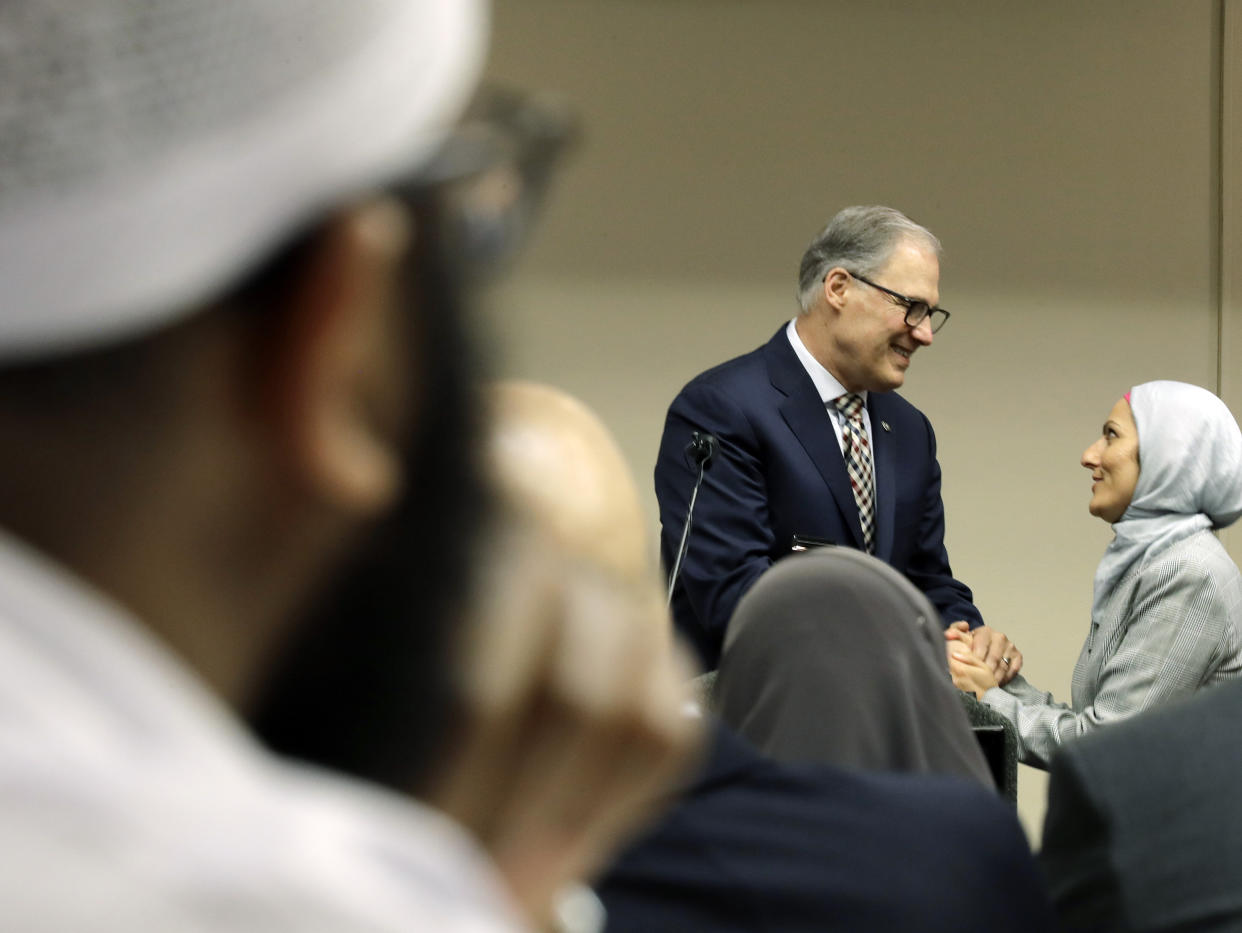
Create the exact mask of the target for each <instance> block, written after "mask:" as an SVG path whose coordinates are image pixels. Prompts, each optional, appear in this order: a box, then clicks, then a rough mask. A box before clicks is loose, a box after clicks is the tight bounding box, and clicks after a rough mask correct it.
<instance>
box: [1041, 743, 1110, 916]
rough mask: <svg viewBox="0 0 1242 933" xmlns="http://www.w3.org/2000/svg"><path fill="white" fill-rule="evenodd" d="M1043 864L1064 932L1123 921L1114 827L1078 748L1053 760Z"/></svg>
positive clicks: (1042, 867) (1045, 824)
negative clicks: (1095, 792) (1088, 775)
mask: <svg viewBox="0 0 1242 933" xmlns="http://www.w3.org/2000/svg"><path fill="white" fill-rule="evenodd" d="M1039 865H1040V868H1041V869H1042V870H1043V874H1044V878H1045V880H1046V882H1047V885H1048V892H1049V894H1051V896H1052V901H1053V904H1054V906H1055V908H1056V911H1057V914H1058V916H1059V918H1060V921H1061V928H1062V929H1063V930H1067V931H1070V930H1102V929H1113V928H1114V927H1115V926H1116V925H1117V924H1118V923H1119V922H1120V918H1121V913H1120V911H1121V907H1122V905H1121V896H1120V888H1119V884H1118V879H1117V876H1116V874H1115V873H1114V871H1113V868H1112V865H1113V856H1112V832H1111V826H1110V823H1109V820H1108V817H1107V815H1106V811H1105V808H1104V807H1103V806H1102V805H1101V803H1100V802H1098V801H1097V800H1096V799H1095V796H1094V795H1093V794H1092V792H1091V782H1090V780H1089V779H1088V777H1087V775H1086V774H1085V773H1084V772H1083V768H1082V766H1081V762H1080V761H1079V759H1078V757H1077V756H1076V755H1075V754H1074V753H1073V749H1068V750H1066V751H1065V752H1062V753H1061V754H1059V755H1057V756H1056V757H1055V758H1054V759H1053V762H1052V773H1051V776H1050V780H1049V784H1048V811H1047V813H1046V814H1045V817H1044V832H1043V848H1042V849H1041V850H1040V852H1039Z"/></svg>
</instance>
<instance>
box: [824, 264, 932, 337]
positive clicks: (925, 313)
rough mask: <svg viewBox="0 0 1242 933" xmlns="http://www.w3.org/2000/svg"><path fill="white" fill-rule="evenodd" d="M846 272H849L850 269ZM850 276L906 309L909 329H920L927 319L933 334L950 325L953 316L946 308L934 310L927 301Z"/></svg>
mask: <svg viewBox="0 0 1242 933" xmlns="http://www.w3.org/2000/svg"><path fill="white" fill-rule="evenodd" d="M846 271H847V272H849V270H848V269H847V270H846ZM849 274H850V275H851V276H853V277H854V278H856V279H858V281H860V282H862V283H863V284H865V285H870V286H871V287H872V288H874V289H876V290H877V291H881V292H883V293H884V294H886V295H888V297H890V298H892V299H893V300H894V301H896V302H897V303H898V304H899V305H901V306H902V307H904V308H905V309H906V325H907V326H908V327H918V326H919V325H920V324H922V323H923V320H924V319H925V318H926V319H929V321H930V326H931V332H932V333H933V334H934V333H936V332H938V331H939V330H940V328H942V327H944V325H945V324H946V323H948V320H949V317H950V316H951V315H950V314H949V312H948V311H946V310H945V309H944V308H933V307H932V306H931V305H929V304H928V303H927V302H926V301H920V300H919V299H917V298H909V297H907V296H906V295H903V294H902V293H901V292H895V291H893V290H892V289H891V288H885V287H884V286H883V285H877V284H876V283H875V282H873V281H871V280H870V279H869V278H866V277H865V276H861V275H859V274H858V273H857V272H850V273H849Z"/></svg>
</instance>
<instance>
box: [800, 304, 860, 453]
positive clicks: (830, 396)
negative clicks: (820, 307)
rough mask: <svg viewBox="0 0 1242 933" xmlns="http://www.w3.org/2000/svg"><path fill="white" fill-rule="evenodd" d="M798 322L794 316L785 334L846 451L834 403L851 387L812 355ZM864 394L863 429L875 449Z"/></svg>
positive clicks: (838, 440) (838, 444) (840, 443)
mask: <svg viewBox="0 0 1242 933" xmlns="http://www.w3.org/2000/svg"><path fill="white" fill-rule="evenodd" d="M797 322H798V319H797V318H794V319H793V320H792V321H790V322H789V326H788V327H786V328H785V334H786V335H787V336H788V337H789V344H790V346H792V347H793V351H794V353H795V354H797V356H798V360H799V362H801V363H802V368H803V369H805V370H806V372H807V375H808V376H810V377H811V381H812V382H813V383H815V388H816V390H818V392H819V397H820V399H822V400H823V403H824V407H825V408H827V409H828V414H829V415H831V416H832V430H833V431H835V432H836V435H837V446H838V447H840V448H841V452H842V453H844V452H845V437H844V435H843V434H842V433H841V413H840V412H839V411H837V406H836V405H834V404H833V401H834V400H835V399H838V398H840V397H841V396H842V395H847V394H849V389H847V388H845V386H843V385H841V383H840V382H838V381H837V377H836V376H834V375H833V374H832V373H830V372H828V370H826V369H825V368H824V367H823V365H822V364H821V363H820V362H819V360H817V359H815V357H813V356H811V351H810V350H808V349H807V348H806V344H804V343H803V342H802V338H801V337H799V336H798V328H797V327H796V326H795V325H796V324H797ZM857 394H858V395H861V396H862V400H863V409H862V420H863V430H864V431H866V432H867V444H868V445H869V446H870V447H871V449H872V450H875V444H874V443H872V437H871V415H870V413H869V412H868V411H867V393H866V392H865V391H864V392H859V393H857Z"/></svg>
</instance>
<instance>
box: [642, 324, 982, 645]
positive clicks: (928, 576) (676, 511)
mask: <svg viewBox="0 0 1242 933" xmlns="http://www.w3.org/2000/svg"><path fill="white" fill-rule="evenodd" d="M867 411H868V412H869V414H870V417H871V437H872V448H873V450H872V459H873V463H874V471H875V491H876V528H875V555H876V557H878V558H880V559H881V560H883V561H886V562H887V563H889V564H891V565H892V566H893V567H895V568H896V569H897V570H900V571H901V572H902V573H903V574H905V575H906V577H907V578H909V580H910V581H911V582H912V583H914V585H915V586H917V587H918V588H919V589H920V590H922V592H923V593H925V594H926V595H927V597H928V599H930V600H931V602H932V604H933V605H934V606H935V607H936V608H937V609H938V610H939V611H940V614H941V617H942V619H943V620H944V623H945V625H948V624H949V623H951V622H955V621H957V620H959V619H965V620H966V621H968V622H969V623H970V624H971V627H972V628H973V627H974V626H976V625H980V624H982V621H983V620H982V618H981V617H980V615H979V611H978V610H977V609H976V608H975V605H974V602H973V600H972V596H971V592H970V589H969V588H968V587H966V586H965V585H964V584H962V583H961V582H959V581H958V580H955V579H954V578H953V572H952V570H951V569H950V567H949V556H948V554H947V553H946V551H945V548H944V504H943V502H942V501H941V497H940V465H939V464H938V463H937V462H936V437H935V434H934V433H933V432H932V427H931V424H930V423H929V422H928V420H927V418H926V417H925V416H924V415H923V413H922V412H920V411H919V410H918V409H917V408H915V407H914V406H913V405H911V404H910V403H909V402H907V401H906V400H905V399H903V398H901V396H899V395H897V394H895V393H892V392H883V393H881V392H871V393H869V394H868V397H867ZM694 431H706V432H708V433H710V434H713V435H715V437H716V439H717V442H718V443H717V452H716V456H715V457H713V459H712V462H711V464H710V465H709V466H708V469H707V471H706V473H705V476H704V480H703V485H702V488H701V489H700V491H699V495H698V500H697V503H696V505H695V512H694V519H693V525H692V529H691V533H690V539H689V551H688V553H687V556H686V558H685V561H684V563H683V565H682V568H681V575H680V581H679V583H678V585H677V590H676V592H675V593H674V598H673V617H674V619H675V621H676V623H677V626H678V628H679V629H681V630H682V631H683V632H684V633H685V634H686V635H687V637H688V638H689V639H690V640H691V641H692V642H693V643H694V644H695V646H696V647H697V648H698V650H699V654H700V655H701V657H702V660H703V662H704V664H706V665H707V666H708V667H709V668H713V667H715V666H716V663H717V660H718V658H719V655H720V648H721V644H722V642H723V639H724V631H725V627H726V626H727V625H728V622H729V618H730V616H732V614H733V609H734V607H735V606H736V605H737V602H738V600H739V599H740V598H741V597H742V595H743V594H744V593H745V592H746V591H747V590H748V589H749V588H750V587H751V585H752V584H754V582H755V580H757V579H758V578H759V576H760V574H762V573H763V572H764V571H765V570H767V568H768V567H770V566H771V565H772V563H773V562H774V561H776V560H778V559H779V558H781V557H783V556H785V555H786V554H788V553H789V551H790V546H791V545H792V543H793V537H794V535H795V534H797V535H802V536H809V537H813V538H819V539H823V540H826V541H831V542H832V543H834V544H839V545H846V546H849V547H856V548H861V547H862V546H863V543H862V541H863V538H862V527H861V525H860V524H859V520H858V506H857V505H856V504H855V502H854V493H853V490H852V489H851V488H850V481H849V476H848V475H847V474H846V471H845V461H844V459H843V457H842V455H841V448H840V445H839V444H838V442H837V439H836V434H835V432H834V431H833V426H832V420H831V416H830V415H829V414H828V412H827V411H826V410H825V407H824V403H823V401H822V400H821V399H820V397H819V393H818V391H817V390H816V388H815V383H814V382H812V381H811V377H810V376H809V375H808V374H807V372H806V370H805V369H804V368H803V366H802V363H801V362H800V361H799V359H798V357H797V355H796V354H795V353H794V350H793V347H792V346H790V344H789V339H788V337H787V336H786V334H785V327H784V326H782V327H781V329H780V330H779V331H777V332H776V335H775V336H773V338H772V339H771V340H769V341H768V342H767V344H765V345H764V346H762V347H760V348H759V349H757V350H754V351H752V352H750V353H747V354H746V355H745V356H740V357H737V358H736V359H733V360H730V361H729V362H727V363H722V364H721V365H719V366H717V367H715V368H714V369H710V370H708V371H707V372H705V373H703V374H702V375H700V376H698V377H696V378H695V379H693V380H692V381H691V382H690V383H689V384H688V385H687V386H686V387H685V388H684V389H682V390H681V392H680V394H678V396H677V398H676V399H674V400H673V403H672V405H671V406H670V407H669V410H668V417H667V419H666V421H665V424H664V437H663V439H662V440H661V442H660V453H659V456H658V459H657V460H656V467H655V489H656V498H657V499H658V500H659V503H660V524H661V543H660V550H661V556H662V557H663V560H664V565H665V569H666V570H668V571H669V572H671V571H672V569H673V562H674V559H675V557H676V554H677V547H678V545H679V543H680V541H681V534H682V529H683V527H684V522H685V518H686V510H687V507H688V505H689V502H690V494H691V490H692V489H693V486H694V481H695V479H696V478H697V476H698V471H697V469H696V468H695V467H694V466H693V464H692V463H691V461H690V459H689V457H688V455H687V453H686V446H687V444H688V443H689V442H690V438H691V434H692V432H694Z"/></svg>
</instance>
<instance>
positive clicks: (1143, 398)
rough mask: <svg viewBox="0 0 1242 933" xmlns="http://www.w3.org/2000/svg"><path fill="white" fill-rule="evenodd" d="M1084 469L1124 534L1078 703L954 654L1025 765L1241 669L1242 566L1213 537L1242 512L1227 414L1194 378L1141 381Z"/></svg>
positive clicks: (1100, 573) (1076, 681)
mask: <svg viewBox="0 0 1242 933" xmlns="http://www.w3.org/2000/svg"><path fill="white" fill-rule="evenodd" d="M1082 465H1083V466H1084V467H1086V468H1087V469H1088V470H1090V471H1091V478H1092V481H1093V482H1092V485H1091V503H1090V506H1089V509H1090V511H1091V514H1092V515H1095V516H1098V517H1099V518H1101V519H1103V520H1104V521H1107V522H1109V523H1111V524H1112V526H1113V532H1114V537H1113V540H1112V543H1111V544H1110V545H1109V546H1108V550H1107V551H1105V552H1104V557H1103V559H1102V560H1101V561H1100V565H1099V567H1098V569H1097V570H1096V573H1095V596H1094V600H1093V602H1092V606H1091V629H1090V631H1089V632H1088V633H1087V640H1086V642H1085V644H1084V645H1083V647H1082V653H1081V654H1080V655H1079V656H1078V664H1077V665H1076V666H1075V668H1074V678H1073V689H1072V698H1073V704H1072V705H1066V704H1065V703H1058V702H1056V701H1055V700H1053V698H1052V695H1051V694H1049V693H1044V692H1043V691H1041V690H1038V689H1036V688H1035V687H1034V686H1032V685H1031V684H1030V683H1028V682H1027V681H1026V679H1025V678H1024V677H1022V676H1021V675H1018V676H1017V677H1015V678H1014V679H1013V680H1011V681H1010V682H1009V683H1008V684H1006V685H1005V686H1004V687H997V685H996V679H995V677H994V676H993V675H992V672H991V671H990V670H989V669H988V668H987V666H986V665H984V664H983V663H982V662H980V661H978V659H976V658H974V656H973V655H972V654H971V653H970V652H969V651H967V650H960V649H959V650H954V651H953V652H952V655H951V658H950V662H949V666H950V670H951V671H952V674H953V681H954V683H955V684H957V686H958V687H960V688H961V689H963V690H972V691H974V693H975V695H976V696H977V697H978V698H979V699H980V700H982V701H983V702H984V703H986V704H987V705H989V706H991V707H993V708H994V709H996V710H998V711H1000V712H1001V713H1003V714H1004V715H1005V716H1007V717H1008V718H1009V719H1010V720H1011V721H1012V722H1013V723H1014V725H1015V726H1016V727H1017V730H1018V739H1019V754H1020V755H1021V758H1022V761H1024V762H1025V763H1027V764H1031V765H1035V766H1036V767H1041V768H1047V767H1048V761H1049V759H1050V758H1051V756H1052V753H1053V752H1054V751H1055V750H1056V749H1057V747H1058V746H1059V745H1060V744H1061V743H1062V742H1063V741H1065V740H1066V739H1072V738H1074V737H1075V736H1079V735H1083V734H1085V733H1087V732H1090V731H1091V730H1092V729H1094V728H1095V727H1097V726H1099V725H1102V724H1105V723H1108V722H1112V721H1115V720H1118V719H1123V718H1125V717H1127V716H1132V715H1134V714H1135V713H1138V712H1141V711H1143V710H1145V709H1148V708H1149V707H1152V706H1156V705H1159V704H1162V703H1167V702H1168V701H1170V700H1172V699H1174V698H1176V697H1180V696H1184V695H1186V694H1189V693H1192V692H1194V691H1195V690H1198V689H1200V688H1202V687H1207V686H1210V685H1212V684H1215V683H1218V682H1220V681H1223V680H1228V679H1230V678H1234V677H1239V676H1242V574H1240V573H1239V572H1238V568H1237V566H1236V565H1235V564H1234V562H1233V561H1232V560H1230V558H1229V555H1228V554H1226V553H1225V549H1224V547H1223V546H1222V545H1221V543H1220V542H1219V541H1218V540H1217V539H1216V536H1215V535H1214V534H1213V533H1212V532H1213V530H1214V529H1217V528H1224V527H1227V526H1228V525H1231V524H1233V522H1234V521H1235V520H1237V518H1238V517H1239V515H1242V433H1240V432H1239V430H1238V425H1237V422H1235V421H1234V419H1233V416H1232V415H1231V414H1230V413H1229V409H1228V408H1226V407H1225V404H1224V403H1223V402H1222V401H1221V400H1220V399H1218V398H1217V397H1216V396H1215V395H1213V394H1212V393H1211V392H1208V391H1207V390H1206V389H1201V388H1199V387H1198V386H1193V385H1187V384H1186V383H1183V382H1148V383H1144V384H1143V385H1140V386H1135V387H1134V389H1132V390H1131V391H1130V392H1128V393H1126V395H1125V397H1123V398H1121V399H1120V400H1118V402H1117V404H1116V405H1114V406H1113V410H1112V411H1111V412H1110V413H1109V416H1108V420H1107V421H1105V422H1104V429H1103V434H1102V436H1101V437H1100V438H1099V439H1098V440H1097V441H1096V442H1095V443H1094V444H1092V445H1091V446H1090V447H1088V448H1087V450H1086V452H1085V453H1084V454H1083V456H1082ZM947 636H948V637H949V638H950V639H955V638H957V639H962V640H963V641H965V639H968V638H969V636H968V635H965V636H964V635H963V633H960V632H954V631H950V632H948V633H947Z"/></svg>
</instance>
